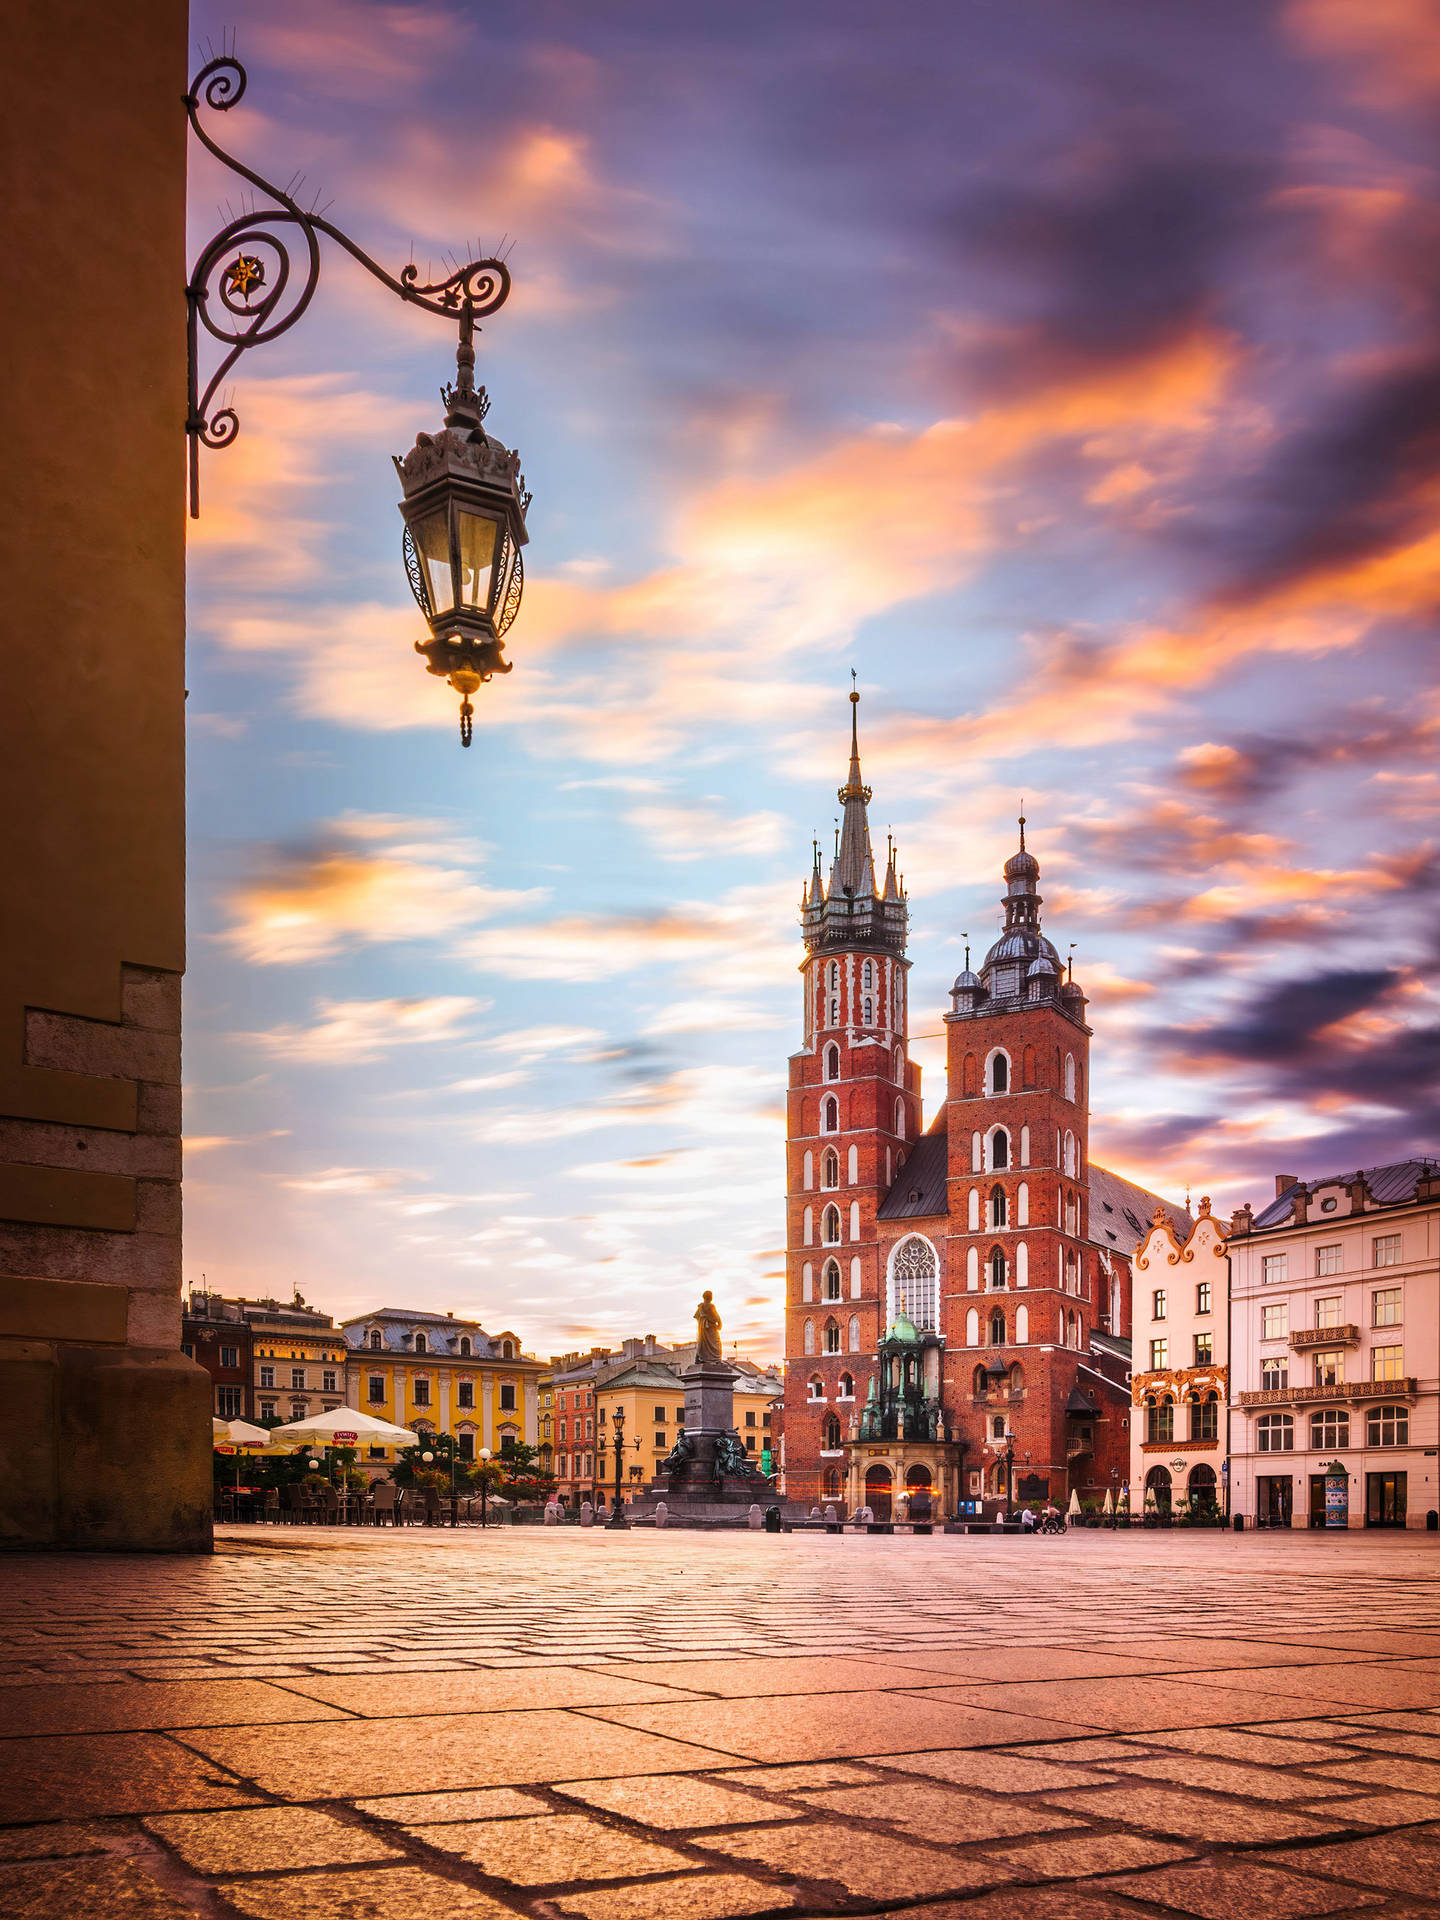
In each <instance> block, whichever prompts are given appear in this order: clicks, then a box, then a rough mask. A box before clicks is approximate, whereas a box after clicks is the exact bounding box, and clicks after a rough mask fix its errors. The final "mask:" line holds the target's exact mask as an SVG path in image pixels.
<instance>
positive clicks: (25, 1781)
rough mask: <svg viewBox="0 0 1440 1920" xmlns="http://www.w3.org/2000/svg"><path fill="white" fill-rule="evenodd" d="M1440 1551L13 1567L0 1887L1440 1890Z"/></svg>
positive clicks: (533, 1538)
mask: <svg viewBox="0 0 1440 1920" xmlns="http://www.w3.org/2000/svg"><path fill="white" fill-rule="evenodd" d="M1437 1574H1440V1541H1436V1540H1434V1539H1428V1538H1427V1537H1425V1536H1423V1535H1421V1536H1414V1535H1400V1536H1397V1535H1381V1534H1354V1535H1346V1536H1344V1537H1342V1538H1335V1537H1332V1536H1326V1535H1323V1534H1306V1533H1293V1534H1280V1535H1254V1534H1247V1535H1239V1536H1237V1535H1233V1534H1220V1533H1196V1534H1181V1533H1169V1534H1163V1535H1161V1534H1137V1535H1134V1536H1126V1535H1119V1536H1116V1535H1111V1534H1104V1533H1099V1534H1097V1533H1080V1534H1072V1535H1069V1536H1067V1537H1066V1538H1065V1539H1063V1540H1048V1539H1017V1538H996V1537H991V1538H988V1539H986V1538H973V1539H972V1538H945V1537H933V1538H930V1539H920V1538H904V1537H893V1538H885V1537H880V1536H874V1537H871V1536H844V1537H839V1538H837V1537H834V1536H828V1535H781V1536H770V1535H764V1534H749V1533H747V1534H743V1535H740V1536H735V1535H730V1536H714V1535H709V1536H707V1535H703V1534H695V1533H682V1532H673V1531H672V1532H668V1533H663V1532H662V1533H657V1532H644V1531H634V1532H628V1533H606V1532H603V1531H587V1532H580V1531H576V1530H569V1529H567V1530H564V1531H560V1532H556V1531H554V1530H550V1529H546V1530H543V1531H542V1530H539V1529H536V1530H533V1531H532V1530H529V1529H508V1530H505V1529H494V1530H491V1531H489V1532H487V1533H485V1534H483V1535H482V1534H480V1533H478V1532H460V1533H449V1532H439V1533H426V1532H423V1531H402V1532H398V1533H374V1534H371V1533H364V1534H348V1533H334V1532H325V1531H321V1530H309V1529H307V1530H304V1531H301V1530H298V1529H295V1530H292V1529H273V1530H272V1529H233V1530H230V1531H229V1532H228V1533H225V1534H222V1537H221V1540H220V1542H219V1551H218V1552H217V1554H216V1557H215V1558H214V1559H213V1560H204V1561H193V1560H192V1561H175V1560H163V1559H140V1558H123V1559H122V1558H100V1557H87V1558H78V1557H76V1558H70V1557H67V1558H64V1559H61V1558H59V1557H49V1556H46V1557H37V1558H16V1559H11V1560H8V1561H6V1562H4V1563H0V1685H3V1686H4V1687H5V1689H6V1691H5V1694H4V1696H3V1698H4V1701H5V1706H4V1710H3V1717H0V1742H3V1744H0V1915H3V1916H7V1917H8V1916H17V1917H18V1916H32V1915H35V1916H38V1915H42V1914H43V1915H45V1916H47V1917H49V1916H56V1915H61V1916H68V1915H72V1914H74V1915H81V1914H83V1915H86V1916H93V1917H94V1920H108V1916H111V1915H123V1916H127V1920H179V1917H180V1916H184V1915H196V1914H203V1915H209V1916H213V1917H214V1920H219V1917H220V1916H230V1917H231V1920H233V1916H236V1915H244V1916H249V1917H250V1920H479V1917H482V1916H483V1917H491V1916H493V1917H494V1920H500V1917H501V1916H507V1915H514V1914H528V1915H532V1916H535V1917H536V1920H562V1917H565V1920H571V1917H573V1920H728V1916H731V1915H751V1914H786V1915H795V1916H799V1915H822V1914H832V1915H838V1914H848V1913H864V1912H876V1911H880V1912H885V1913H888V1914H896V1915H904V1916H906V1920H920V1916H922V1915H924V1916H929V1920H1107V1917H1109V1916H1119V1915H1123V1914H1130V1915H1146V1914H1148V1915H1150V1916H1152V1917H1154V1920H1158V1917H1159V1916H1168V1920H1175V1916H1177V1915H1198V1916H1202V1917H1203V1920H1230V1916H1237V1917H1243V1920H1268V1916H1278V1917H1280V1920H1286V1917H1288V1916H1292V1915H1293V1916H1303V1915H1312V1914H1314V1915H1335V1916H1342V1915H1359V1914H1362V1913H1363V1914H1366V1915H1373V1916H1375V1917H1376V1920H1382V1917H1386V1916H1388V1917H1391V1920H1400V1917H1401V1916H1419V1915H1422V1914H1429V1915H1440V1739H1437V1736H1440V1582H1437Z"/></svg>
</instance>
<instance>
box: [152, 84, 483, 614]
mask: <svg viewBox="0 0 1440 1920" xmlns="http://www.w3.org/2000/svg"><path fill="white" fill-rule="evenodd" d="M245 87H246V74H245V69H244V67H243V66H242V65H241V64H240V62H239V61H238V60H237V59H235V58H234V56H233V55H231V54H222V55H220V56H219V57H218V58H216V59H213V60H210V61H208V62H207V63H206V64H205V65H204V66H203V67H202V68H201V69H200V71H199V72H198V73H197V74H196V76H195V78H194V80H193V81H192V82H191V83H190V91H189V92H188V93H187V94H186V96H185V111H186V114H187V115H188V116H189V120H190V125H191V127H192V128H193V129H194V132H195V136H196V138H197V139H198V140H199V141H200V144H201V145H202V146H203V147H204V148H205V149H206V151H207V152H209V153H212V154H214V156H215V158H216V159H217V160H219V161H220V162H221V163H222V165H224V166H226V167H228V168H229V169H230V170H231V172H232V173H236V174H238V175H239V176H240V178H241V179H242V180H248V181H249V183H250V184H251V186H252V187H255V188H257V189H258V190H259V191H260V192H261V193H263V194H265V195H267V196H268V198H269V199H270V200H271V201H273V202H274V205H273V206H269V207H256V208H253V209H252V210H251V211H250V212H248V213H245V214H242V215H241V216H240V217H239V218H238V219H235V220H232V221H231V222H230V223H229V225H228V226H226V227H223V228H222V229H221V231H220V232H219V233H217V234H216V235H215V237H214V239H213V240H211V241H210V243H209V245H208V246H206V247H205V248H204V249H203V250H202V252H201V254H200V257H199V258H198V259H197V260H196V262H195V266H194V269H193V271H192V272H191V275H190V281H189V285H188V286H187V287H186V289H185V297H186V303H187V306H188V308H189V328H188V358H189V388H188V396H187V397H188V403H189V410H188V413H187V415H186V420H185V433H186V437H187V439H188V440H189V443H190V512H191V516H192V517H193V518H197V519H198V517H199V514H200V448H201V447H202V446H203V447H210V448H219V447H228V446H231V445H232V444H233V443H234V441H235V437H236V435H237V434H238V433H239V431H240V420H239V416H238V415H237V413H236V411H235V409H234V407H233V406H232V405H230V404H229V402H228V401H227V402H225V403H224V404H223V405H221V406H219V407H215V406H214V402H215V397H216V394H217V393H218V391H219V388H220V385H221V382H222V381H223V380H224V379H225V377H226V375H227V374H228V373H229V372H230V370H231V368H232V367H233V366H234V365H235V363H236V361H237V360H238V359H239V358H240V356H241V354H242V353H246V352H248V351H249V349H250V348H251V347H258V346H263V345H264V344H265V342H266V341H268V340H275V339H278V338H279V336H280V335H281V334H282V333H287V332H288V331H289V329H290V328H291V327H293V326H294V325H295V322H296V321H297V320H298V319H299V318H300V316H301V315H302V314H303V313H304V312H305V309H306V308H307V307H308V306H309V305H310V302H311V300H312V299H313V298H314V296H315V289H316V287H317V286H318V284H319V280H320V235H321V234H324V235H325V237H326V238H327V239H329V240H333V241H334V242H335V244H336V245H337V246H339V247H343V248H344V250H345V251H346V253H348V254H349V255H350V257H351V258H352V259H353V260H357V261H358V262H359V263H360V265H361V266H362V267H364V268H365V270H366V272H367V273H369V274H372V275H373V276H374V278H375V279H377V280H378V281H380V283H381V285H382V286H386V287H388V288H389V289H390V291H391V292H392V293H394V294H396V295H398V296H399V298H400V299H402V300H405V301H408V302H409V303H410V305H411V306H416V307H422V308H424V310H425V312H426V313H434V314H438V315H440V317H441V318H442V319H453V320H455V321H456V322H457V323H459V322H460V321H461V320H462V319H463V318H465V317H466V316H467V315H468V316H469V318H470V320H471V322H472V323H473V321H474V320H476V319H483V318H484V317H486V316H487V315H489V314H492V313H495V312H497V311H498V310H499V308H501V307H502V306H504V304H505V301H506V299H507V298H508V297H509V293H510V272H509V269H508V268H507V267H506V265H505V263H504V261H503V260H494V259H485V260H472V261H470V262H468V264H467V265H465V266H463V267H458V268H457V269H456V270H455V272H454V273H452V274H450V275H449V276H448V277H447V278H446V279H444V280H435V281H428V282H422V281H421V279H420V270H419V268H418V267H417V266H416V265H415V264H414V262H413V261H412V262H411V263H410V264H409V265H408V266H404V267H402V268H401V269H400V272H399V273H398V274H392V273H388V272H387V271H386V270H385V268H384V267H382V266H380V265H379V264H378V263H377V262H376V261H374V260H372V259H371V258H370V256H369V254H368V253H366V252H365V251H364V249H363V248H361V247H358V246H357V245H356V244H355V242H354V241H353V240H352V239H351V238H350V237H349V235H348V234H345V233H342V232H341V230H340V229H339V227H337V226H335V225H334V224H333V222H331V221H329V220H327V219H325V217H324V216H323V214H321V213H319V212H318V211H316V210H315V209H313V208H312V209H309V210H307V209H306V208H304V207H302V206H301V205H300V204H299V202H298V201H297V200H295V199H294V198H293V196H292V195H291V194H290V193H289V192H288V191H285V190H282V189H281V188H279V187H276V186H274V185H272V184H271V182H270V181H268V180H266V179H265V178H264V176H263V175H261V174H258V173H256V172H255V171H254V169H253V168H251V167H247V166H246V165H245V164H244V162H243V161H240V160H236V159H235V158H234V156H233V155H231V154H228V153H227V152H226V151H225V149H224V148H223V147H221V146H220V145H219V144H218V143H217V142H216V141H215V140H213V139H212V138H211V136H210V134H209V133H208V132H207V131H206V129H205V127H204V126H203V125H202V124H201V120H200V110H201V107H202V105H203V106H205V107H208V108H210V109H211V110H212V111H213V112H216V113H228V112H229V111H230V109H231V108H232V107H235V106H238V105H239V103H240V101H241V100H242V99H243V97H244V94H245ZM287 238H288V240H289V241H290V242H291V245H287V244H286V243H287ZM292 246H293V248H294V252H295V255H296V256H297V257H298V259H299V262H300V269H299V270H298V271H297V269H296V265H295V261H294V260H293V259H292ZM202 327H203V328H204V329H205V331H206V332H207V333H208V334H209V335H210V336H211V338H212V339H214V340H218V341H219V343H220V345H221V346H222V347H223V348H225V349H226V351H225V353H224V356H223V358H222V359H221V361H220V364H219V366H218V367H217V368H216V370H215V372H214V374H213V375H212V377H211V378H210V380H209V382H208V383H207V384H206V386H205V388H204V391H203V392H202V391H201V389H200V352H199V349H200V329H201V328H202ZM212 408H213V409H214V410H213V411H212ZM517 558H518V556H517ZM516 597H517V601H518V595H517V596H516ZM512 618H513V614H512Z"/></svg>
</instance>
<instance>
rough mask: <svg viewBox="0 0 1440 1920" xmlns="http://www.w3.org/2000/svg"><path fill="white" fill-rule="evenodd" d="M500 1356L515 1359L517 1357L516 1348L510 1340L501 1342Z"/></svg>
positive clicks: (503, 1358)
mask: <svg viewBox="0 0 1440 1920" xmlns="http://www.w3.org/2000/svg"><path fill="white" fill-rule="evenodd" d="M500 1358H501V1359H502V1360H513V1359H514V1358H515V1348H514V1346H513V1344H512V1343H511V1342H510V1341H509V1340H505V1341H502V1342H501V1345H500Z"/></svg>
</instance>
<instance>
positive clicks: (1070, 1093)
mask: <svg viewBox="0 0 1440 1920" xmlns="http://www.w3.org/2000/svg"><path fill="white" fill-rule="evenodd" d="M1065 1098H1066V1099H1067V1100H1073V1099H1074V1098H1075V1056H1074V1054H1073V1053H1067V1054H1066V1056H1065Z"/></svg>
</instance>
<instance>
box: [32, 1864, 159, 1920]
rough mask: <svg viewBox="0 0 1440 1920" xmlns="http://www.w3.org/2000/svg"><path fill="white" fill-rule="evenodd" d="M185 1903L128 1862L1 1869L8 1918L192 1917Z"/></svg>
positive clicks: (148, 1919) (135, 1919)
mask: <svg viewBox="0 0 1440 1920" xmlns="http://www.w3.org/2000/svg"><path fill="white" fill-rule="evenodd" d="M196 1911H197V1910H196V1908H194V1907H192V1906H187V1905H183V1904H182V1903H181V1902H180V1901H179V1900H177V1899H175V1898H174V1896H173V1895H171V1894H169V1893H167V1892H166V1891H165V1890H164V1889H163V1888H161V1887H159V1886H157V1885H156V1883H155V1882H154V1881H153V1880H152V1879H151V1878H150V1876H149V1874H147V1873H142V1872H141V1871H140V1869H139V1868H138V1867H137V1866H135V1865H134V1864H133V1863H132V1862H131V1861H129V1860H113V1859H105V1860H64V1861H58V1862H57V1861H32V1862H30V1863H29V1864H28V1865H26V1866H21V1867H0V1914H3V1915H4V1916H5V1920H56V1916H57V1915H65V1916H68V1915H71V1914H75V1915H79V1914H85V1915H93V1916H95V1920H102V1916H103V1920H193V1916H194V1915H195V1913H196Z"/></svg>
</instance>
